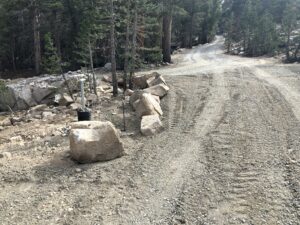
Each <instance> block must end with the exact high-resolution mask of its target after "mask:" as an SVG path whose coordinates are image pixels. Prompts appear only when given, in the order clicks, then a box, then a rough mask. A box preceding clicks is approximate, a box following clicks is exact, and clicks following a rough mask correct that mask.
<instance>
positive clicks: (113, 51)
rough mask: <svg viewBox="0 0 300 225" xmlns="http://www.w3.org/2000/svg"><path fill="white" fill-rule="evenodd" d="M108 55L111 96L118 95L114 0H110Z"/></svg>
mask: <svg viewBox="0 0 300 225" xmlns="http://www.w3.org/2000/svg"><path fill="white" fill-rule="evenodd" d="M110 11H111V17H110V53H111V72H112V82H113V96H117V95H118V82H117V65H116V46H115V15H114V0H110Z"/></svg>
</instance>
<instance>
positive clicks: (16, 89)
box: [0, 71, 87, 111]
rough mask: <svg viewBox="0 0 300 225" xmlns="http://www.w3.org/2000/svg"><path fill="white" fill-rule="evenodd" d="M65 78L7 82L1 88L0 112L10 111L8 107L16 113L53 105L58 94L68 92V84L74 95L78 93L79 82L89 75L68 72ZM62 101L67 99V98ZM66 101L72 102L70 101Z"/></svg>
mask: <svg viewBox="0 0 300 225" xmlns="http://www.w3.org/2000/svg"><path fill="white" fill-rule="evenodd" d="M64 78H65V79H64ZM64 78H63V76H58V75H43V76H39V77H32V78H27V79H18V80H13V81H6V82H5V84H4V85H3V86H4V87H2V88H0V111H8V107H10V108H11V109H12V110H14V111H15V110H27V109H29V108H31V107H33V106H36V105H41V104H49V103H52V102H53V99H54V98H55V95H56V94H57V93H60V92H61V93H66V92H67V90H65V89H66V84H67V83H68V87H69V89H70V91H71V92H72V93H73V92H77V91H78V90H79V80H80V79H87V75H85V74H82V73H81V72H80V71H78V72H68V73H66V74H64ZM62 99H65V96H63V97H62ZM65 100H67V101H68V102H70V99H65ZM61 104H62V102H61V103H60V105H61ZM67 104H68V103H67Z"/></svg>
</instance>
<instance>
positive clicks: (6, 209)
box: [0, 37, 300, 225]
mask: <svg viewBox="0 0 300 225" xmlns="http://www.w3.org/2000/svg"><path fill="white" fill-rule="evenodd" d="M222 44H223V40H222V38H220V37H218V38H217V40H216V41H215V42H214V43H212V44H208V45H205V46H199V47H196V48H194V49H193V50H192V51H186V52H185V53H184V54H182V55H181V56H179V57H178V61H179V62H180V63H178V64H177V65H175V66H172V67H169V68H163V69H161V70H160V71H159V72H160V73H162V74H163V75H164V76H165V77H166V78H167V82H168V84H169V85H170V86H171V90H170V93H169V95H168V96H167V97H166V98H165V99H164V100H163V101H162V105H163V108H164V112H166V113H165V116H164V118H163V122H164V124H165V131H164V132H162V133H161V134H159V135H157V136H155V137H152V138H144V137H141V136H138V137H125V138H124V139H125V142H126V147H127V155H126V156H125V157H123V158H120V159H117V160H115V161H111V162H107V163H97V164H92V165H82V166H79V165H75V164H74V163H73V162H71V161H67V160H65V161H64V160H62V161H59V160H58V161H59V162H61V164H57V162H56V161H55V160H53V155H51V153H49V152H45V151H36V150H34V149H33V148H24V147H23V148H21V149H20V151H19V152H18V153H16V155H17V156H19V157H17V159H18V161H17V162H16V161H13V162H12V161H7V162H3V161H0V181H1V184H0V187H1V192H0V218H1V224H105V225H108V224H141V225H146V224H199V225H200V224H206V225H209V224H211V225H213V224H214V225H215V224H217V225H219V224H228V225H229V224H230V225H232V224H236V225H238V224H247V225H250V224H255V225H259V224H261V225H266V224H269V225H274V224H281V225H287V224H291V225H294V224H295V225H296V224H300V209H299V207H300V143H299V142H300V104H299V103H300V80H299V77H300V74H299V72H300V66H299V65H289V66H288V65H282V64H279V63H276V62H275V61H274V60H273V59H265V58H259V59H247V58H240V57H236V56H228V55H224V54H223V51H222ZM59 141H61V142H62V144H61V145H62V146H63V143H66V141H67V140H66V139H63V140H59ZM2 148H3V147H0V150H1V151H4V150H3V149H2ZM67 150H68V149H67V148H62V149H60V151H62V152H63V153H57V154H58V156H57V157H58V158H59V157H62V154H64V153H66V152H67ZM14 151H16V150H14ZM35 158H39V159H42V158H44V160H43V163H41V162H40V161H39V160H36V159H35ZM45 158H46V160H45ZM31 160H32V163H30V162H31ZM23 162H25V163H23ZM54 162H55V163H54ZM64 162H68V163H64ZM78 167H80V170H76V169H75V168H78Z"/></svg>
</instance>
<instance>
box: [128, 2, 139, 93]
mask: <svg viewBox="0 0 300 225" xmlns="http://www.w3.org/2000/svg"><path fill="white" fill-rule="evenodd" d="M137 20H138V13H137V4H136V3H135V6H134V22H133V34H132V53H131V54H132V56H131V58H132V61H131V65H130V76H129V88H130V89H132V88H133V85H132V77H133V76H134V73H135V66H136V48H137V40H136V39H137Z"/></svg>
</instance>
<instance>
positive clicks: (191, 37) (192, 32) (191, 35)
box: [188, 0, 195, 48]
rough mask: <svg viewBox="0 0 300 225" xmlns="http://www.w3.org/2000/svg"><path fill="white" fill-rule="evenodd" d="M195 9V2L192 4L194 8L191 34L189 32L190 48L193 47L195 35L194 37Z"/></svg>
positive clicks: (192, 9)
mask: <svg viewBox="0 0 300 225" xmlns="http://www.w3.org/2000/svg"><path fill="white" fill-rule="evenodd" d="M194 7H195V1H194V0H193V2H192V8H191V23H190V32H189V46H188V47H189V48H192V47H193V35H194V16H195V12H194Z"/></svg>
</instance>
